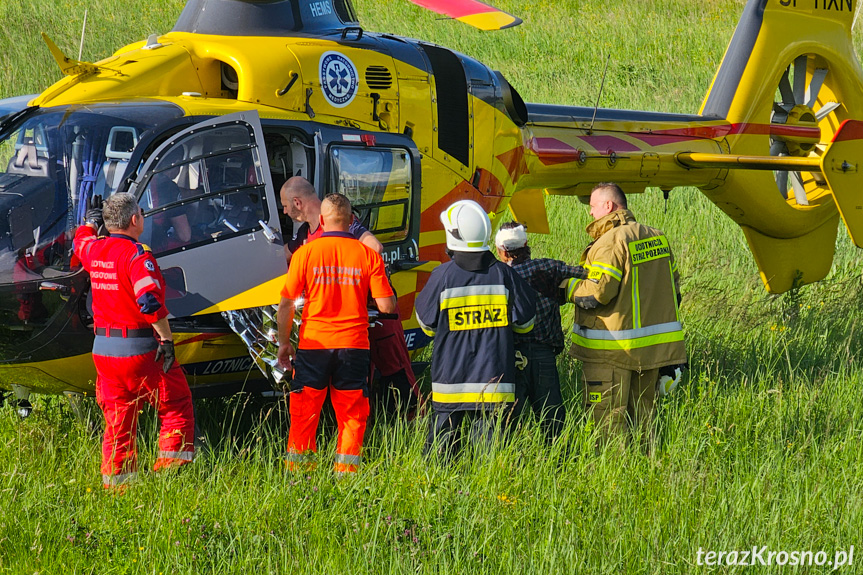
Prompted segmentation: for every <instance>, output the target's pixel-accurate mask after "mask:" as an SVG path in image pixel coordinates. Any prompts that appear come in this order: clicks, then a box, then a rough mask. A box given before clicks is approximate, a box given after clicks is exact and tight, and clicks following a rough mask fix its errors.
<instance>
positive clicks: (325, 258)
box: [278, 194, 396, 473]
mask: <svg viewBox="0 0 863 575" xmlns="http://www.w3.org/2000/svg"><path fill="white" fill-rule="evenodd" d="M351 220H352V213H351V204H350V201H348V199H347V198H346V197H345V196H343V195H341V194H330V195H329V196H327V197H326V198H324V201H323V202H322V203H321V215H320V225H321V226H322V227H323V234H322V235H321V237H320V238H319V239H317V240H315V241H314V242H311V243H309V244H306V245H304V246H302V247H300V248H299V249H298V250H297V251H296V252H295V253H294V254H293V257H292V258H291V265H290V268H289V269H288V276H287V280H286V281H285V287H284V288H283V289H282V299H281V302H280V303H279V312H278V324H279V342H280V345H279V363H280V364H281V365H282V366H284V367H286V368H288V367H290V366H291V365H292V363H293V366H294V377H293V380H292V381H291V399H290V402H291V403H290V412H291V428H290V431H289V433H288V456H287V460H288V466H289V468H291V469H297V468H298V466H299V464H301V463H305V464H306V465H310V464H312V462H311V460H310V458H309V456H310V454H311V453H315V452H316V451H317V445H316V443H315V434H316V432H317V429H318V420H319V419H320V414H321V407H322V406H323V404H324V400H325V399H326V397H327V389H328V388H329V390H330V394H331V400H332V403H333V408H334V409H335V412H336V421H337V422H338V427H339V439H338V445H337V447H336V462H335V471H336V473H350V472H355V471H356V470H357V467H358V465H359V463H360V462H361V450H362V445H363V435H365V431H366V420H367V418H368V415H369V400H368V381H367V378H368V373H369V332H368V310H367V307H366V302H367V298H368V294H369V292H371V294H372V297H373V298H374V299H375V302H376V303H377V305H378V309H379V310H380V311H381V312H383V313H394V312H395V310H396V298H395V295H394V294H393V290H392V288H391V287H390V284H389V282H388V281H387V276H386V272H385V271H384V262H383V259H381V256H380V255H379V254H378V253H377V252H375V251H374V250H372V249H371V248H369V247H368V246H366V245H364V244H363V243H361V242H360V241H358V240H356V239H355V238H354V237H353V236H352V235H351V234H350V232H349V231H348V229H349V228H350V225H351ZM303 294H305V298H306V302H305V306H304V307H303V317H302V325H301V327H300V334H299V336H300V337H299V346H298V347H299V349H298V350H294V347H293V346H292V345H291V342H290V338H291V330H292V328H293V317H294V301H295V300H296V299H297V298H298V297H300V296H301V295H303Z"/></svg>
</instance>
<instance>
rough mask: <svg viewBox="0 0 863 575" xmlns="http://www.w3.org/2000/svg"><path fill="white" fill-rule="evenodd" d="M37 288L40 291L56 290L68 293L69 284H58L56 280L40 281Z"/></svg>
mask: <svg viewBox="0 0 863 575" xmlns="http://www.w3.org/2000/svg"><path fill="white" fill-rule="evenodd" d="M39 289H40V290H42V291H58V292H60V293H62V294H66V293H69V286H67V285H63V284H58V283H57V282H42V283H40V284H39Z"/></svg>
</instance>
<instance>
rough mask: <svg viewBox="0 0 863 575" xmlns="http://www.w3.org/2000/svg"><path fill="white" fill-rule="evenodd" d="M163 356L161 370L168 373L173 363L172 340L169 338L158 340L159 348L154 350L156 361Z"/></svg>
mask: <svg viewBox="0 0 863 575" xmlns="http://www.w3.org/2000/svg"><path fill="white" fill-rule="evenodd" d="M163 357H164V358H165V362H164V363H163V364H162V371H164V372H165V373H168V371H170V369H171V366H172V365H174V342H173V341H169V340H160V341H159V349H157V350H156V361H159V360H160V359H162V358H163Z"/></svg>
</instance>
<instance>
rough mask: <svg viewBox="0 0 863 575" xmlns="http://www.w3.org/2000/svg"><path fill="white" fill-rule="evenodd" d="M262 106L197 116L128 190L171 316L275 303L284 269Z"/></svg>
mask: <svg viewBox="0 0 863 575" xmlns="http://www.w3.org/2000/svg"><path fill="white" fill-rule="evenodd" d="M266 158H267V154H266V150H265V149H264V134H263V130H262V129H261V123H260V119H259V117H258V114H257V112H255V111H249V112H240V113H237V114H231V115H228V116H222V117H220V118H215V119H211V120H207V121H205V122H201V123H199V124H196V125H194V126H192V127H191V128H188V129H186V130H183V131H182V132H179V133H178V134H176V135H175V136H173V137H171V138H170V140H168V141H167V142H165V143H164V144H162V145H161V146H159V147H158V148H157V149H156V150H155V152H153V154H152V155H151V156H150V157H149V158H148V160H147V161H146V163H145V164H144V166H143V168H142V170H141V171H140V173H139V176H138V178H137V179H136V180H135V182H134V183H133V184H132V186H131V188H130V191H131V192H132V193H134V194H135V195H136V196H137V197H138V203H139V204H140V205H141V207H142V209H143V211H144V234H143V235H142V236H141V242H143V243H145V244H147V245H149V246H150V248H151V249H152V250H153V253H154V254H155V255H156V258H157V259H158V261H159V265H160V266H161V268H162V272H163V274H164V276H165V281H166V283H167V296H166V298H167V304H168V308H169V310H170V312H171V315H172V316H174V317H187V316H191V315H199V314H206V313H215V312H220V311H226V310H233V309H242V308H248V307H254V306H263V305H268V304H273V303H277V302H278V300H279V288H280V286H281V283H282V282H283V277H284V274H285V272H286V270H287V264H286V262H285V253H284V248H283V243H282V239H281V237H280V234H279V233H278V230H279V220H278V211H279V206H278V204H277V203H276V198H275V193H274V190H273V187H272V180H271V178H270V172H269V165H268V163H267V161H266Z"/></svg>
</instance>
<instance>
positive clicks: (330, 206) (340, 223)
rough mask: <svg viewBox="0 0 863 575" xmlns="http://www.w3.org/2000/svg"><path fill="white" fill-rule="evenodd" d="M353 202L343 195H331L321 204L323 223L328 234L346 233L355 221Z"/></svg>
mask: <svg viewBox="0 0 863 575" xmlns="http://www.w3.org/2000/svg"><path fill="white" fill-rule="evenodd" d="M353 217H354V215H353V213H352V212H351V201H350V200H349V199H348V198H347V196H344V195H342V194H330V195H328V196H327V197H326V198H324V201H323V202H321V223H322V224H323V226H324V231H326V232H346V231H348V228H350V227H351V221H352V220H353Z"/></svg>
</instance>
